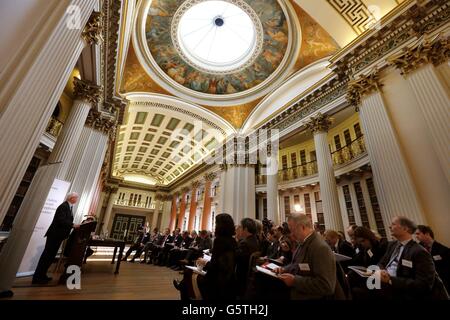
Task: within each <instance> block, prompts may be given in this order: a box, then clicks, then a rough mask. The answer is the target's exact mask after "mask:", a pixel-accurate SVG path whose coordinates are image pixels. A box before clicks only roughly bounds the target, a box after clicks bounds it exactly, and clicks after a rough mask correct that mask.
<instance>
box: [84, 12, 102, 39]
mask: <svg viewBox="0 0 450 320" xmlns="http://www.w3.org/2000/svg"><path fill="white" fill-rule="evenodd" d="M102 32H103V13H101V12H97V11H94V12H92V14H91V16H90V17H89V20H88V22H87V23H86V26H85V27H84V29H83V32H82V33H81V37H82V38H83V39H84V40H85V41H86V43H87V44H88V45H93V44H97V45H98V44H100V43H102V42H103V36H102Z"/></svg>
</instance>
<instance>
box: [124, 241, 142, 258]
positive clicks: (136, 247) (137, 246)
mask: <svg viewBox="0 0 450 320" xmlns="http://www.w3.org/2000/svg"><path fill="white" fill-rule="evenodd" d="M140 248H141V245H140V244H132V245H131V247H130V249H128V251H127V253H126V254H125V257H123V260H127V258H128V257H129V256H130V254H131V253H132V252H133V251H134V250H136V251H137V250H139V249H140Z"/></svg>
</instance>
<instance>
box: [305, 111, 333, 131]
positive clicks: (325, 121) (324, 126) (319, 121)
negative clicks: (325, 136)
mask: <svg viewBox="0 0 450 320" xmlns="http://www.w3.org/2000/svg"><path fill="white" fill-rule="evenodd" d="M332 123H333V121H332V120H331V118H330V116H328V115H326V114H321V113H320V112H319V113H318V114H317V115H316V116H313V117H311V118H310V120H309V122H307V123H306V126H307V127H308V129H309V130H311V132H312V133H313V134H315V133H319V132H328V129H330V126H331V125H332Z"/></svg>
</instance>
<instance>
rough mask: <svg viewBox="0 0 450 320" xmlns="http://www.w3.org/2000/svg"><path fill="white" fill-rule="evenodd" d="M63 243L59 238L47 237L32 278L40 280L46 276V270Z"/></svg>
mask: <svg viewBox="0 0 450 320" xmlns="http://www.w3.org/2000/svg"><path fill="white" fill-rule="evenodd" d="M63 241H64V239H61V238H55V237H47V241H46V242H45V248H44V251H43V252H42V255H41V258H40V259H39V262H38V265H37V267H36V271H35V272H34V276H33V278H35V279H42V278H45V277H46V276H47V271H48V268H50V266H51V265H52V263H53V260H55V257H56V254H57V253H58V249H59V247H60V246H61V243H62V242H63Z"/></svg>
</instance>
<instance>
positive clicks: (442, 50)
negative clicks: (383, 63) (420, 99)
mask: <svg viewBox="0 0 450 320" xmlns="http://www.w3.org/2000/svg"><path fill="white" fill-rule="evenodd" d="M449 58H450V38H449V37H447V38H441V37H440V35H437V36H435V37H434V38H433V39H427V38H425V37H423V38H421V39H420V40H419V41H418V44H415V45H414V46H412V47H408V48H404V49H403V50H402V51H401V52H400V53H399V54H397V55H395V56H393V57H390V58H388V62H389V63H390V64H391V65H394V66H395V67H396V68H398V69H400V70H401V73H402V75H407V74H409V73H411V72H412V71H414V70H416V69H417V68H419V67H421V66H422V65H424V64H428V63H432V64H433V65H435V66H438V65H440V64H442V63H444V62H446V61H448V59H449Z"/></svg>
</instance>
